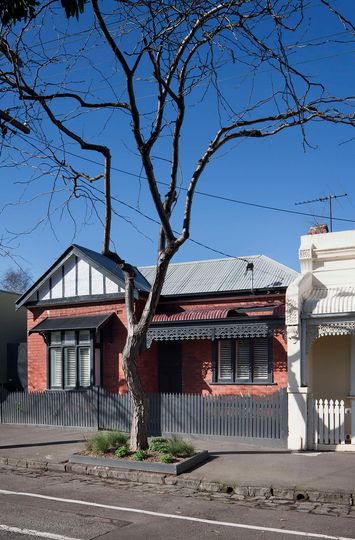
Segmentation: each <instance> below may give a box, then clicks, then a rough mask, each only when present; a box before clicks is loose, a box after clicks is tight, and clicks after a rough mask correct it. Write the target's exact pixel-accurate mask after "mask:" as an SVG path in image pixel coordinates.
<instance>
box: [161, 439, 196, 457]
mask: <svg viewBox="0 0 355 540" xmlns="http://www.w3.org/2000/svg"><path fill="white" fill-rule="evenodd" d="M168 452H169V453H170V454H171V455H172V456H176V457H190V456H193V455H194V454H196V450H195V448H194V447H193V445H192V444H191V443H189V442H187V441H184V439H180V438H178V437H173V438H172V439H170V440H169V441H168Z"/></svg>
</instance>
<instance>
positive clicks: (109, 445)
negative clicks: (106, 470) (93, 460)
mask: <svg viewBox="0 0 355 540" xmlns="http://www.w3.org/2000/svg"><path fill="white" fill-rule="evenodd" d="M127 440H128V435H126V434H125V433H121V432H120V431H99V432H98V433H95V435H93V436H92V437H90V439H88V440H87V441H86V442H85V446H86V449H87V450H88V451H89V452H93V453H95V454H107V452H109V451H110V450H112V449H116V448H118V447H120V446H125V445H126V443H127Z"/></svg>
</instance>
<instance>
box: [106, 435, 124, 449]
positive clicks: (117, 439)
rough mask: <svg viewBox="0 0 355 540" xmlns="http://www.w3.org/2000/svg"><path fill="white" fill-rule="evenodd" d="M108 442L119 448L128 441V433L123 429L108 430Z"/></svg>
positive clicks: (112, 446) (111, 445)
mask: <svg viewBox="0 0 355 540" xmlns="http://www.w3.org/2000/svg"><path fill="white" fill-rule="evenodd" d="M105 433H106V438H107V442H108V443H109V445H110V447H111V448H119V447H120V446H126V444H127V441H128V435H127V433H122V432H121V431H106V432H105Z"/></svg>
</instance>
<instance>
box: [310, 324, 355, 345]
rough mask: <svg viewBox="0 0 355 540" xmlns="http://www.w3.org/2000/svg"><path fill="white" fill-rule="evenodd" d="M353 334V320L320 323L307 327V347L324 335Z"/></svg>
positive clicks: (354, 327) (354, 329)
mask: <svg viewBox="0 0 355 540" xmlns="http://www.w3.org/2000/svg"><path fill="white" fill-rule="evenodd" d="M353 334H355V322H351V321H349V322H339V323H321V324H317V325H309V326H308V327H307V349H309V347H310V346H311V345H312V343H314V341H316V339H318V338H321V337H324V336H350V335H353Z"/></svg>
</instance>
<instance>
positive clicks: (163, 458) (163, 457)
mask: <svg viewBox="0 0 355 540" xmlns="http://www.w3.org/2000/svg"><path fill="white" fill-rule="evenodd" d="M160 461H161V462H162V463H172V461H173V456H172V455H171V454H163V455H161V456H160Z"/></svg>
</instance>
